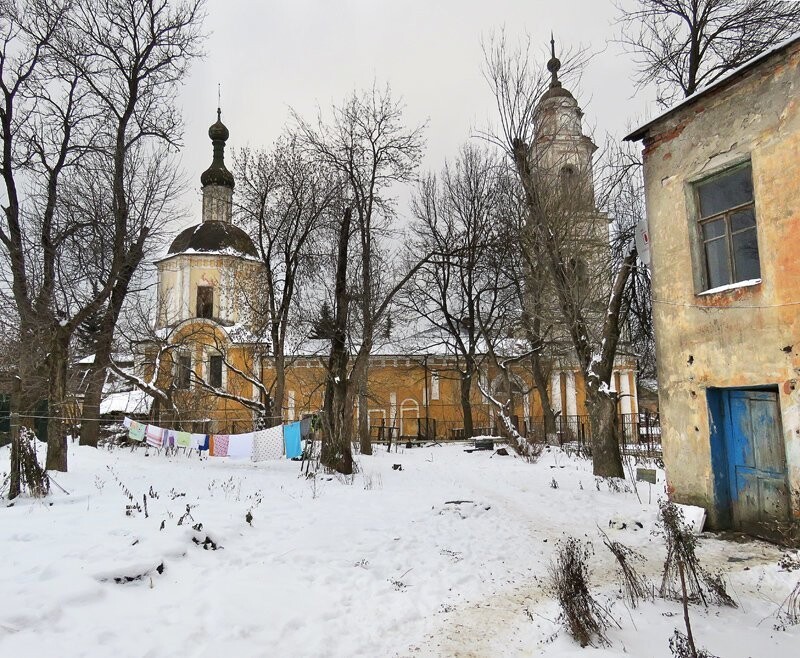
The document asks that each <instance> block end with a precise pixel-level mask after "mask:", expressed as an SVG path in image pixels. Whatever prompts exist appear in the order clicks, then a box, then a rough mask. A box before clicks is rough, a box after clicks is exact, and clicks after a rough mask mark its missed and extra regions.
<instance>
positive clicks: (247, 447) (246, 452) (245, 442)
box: [228, 432, 253, 459]
mask: <svg viewBox="0 0 800 658" xmlns="http://www.w3.org/2000/svg"><path fill="white" fill-rule="evenodd" d="M228 438H229V441H228V457H230V458H231V459H251V458H252V456H253V432H248V433H247V434H231V435H230V437H228Z"/></svg>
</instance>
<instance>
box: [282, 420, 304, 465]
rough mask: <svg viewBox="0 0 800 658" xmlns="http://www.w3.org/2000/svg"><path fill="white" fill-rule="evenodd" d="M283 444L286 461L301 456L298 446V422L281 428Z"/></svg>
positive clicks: (301, 452)
mask: <svg viewBox="0 0 800 658" xmlns="http://www.w3.org/2000/svg"><path fill="white" fill-rule="evenodd" d="M283 443H284V445H285V446H286V459H293V458H295V457H299V456H300V455H302V454H303V449H302V447H301V446H300V421H298V422H296V423H289V424H288V425H284V426H283Z"/></svg>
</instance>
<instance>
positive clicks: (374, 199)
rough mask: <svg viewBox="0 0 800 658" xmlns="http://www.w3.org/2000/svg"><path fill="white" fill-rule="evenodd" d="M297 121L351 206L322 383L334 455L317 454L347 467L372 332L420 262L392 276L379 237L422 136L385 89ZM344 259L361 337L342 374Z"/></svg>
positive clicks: (342, 229) (341, 237)
mask: <svg viewBox="0 0 800 658" xmlns="http://www.w3.org/2000/svg"><path fill="white" fill-rule="evenodd" d="M295 120H296V122H297V126H298V131H299V139H300V140H301V141H302V144H303V146H304V147H305V148H306V149H308V151H309V152H310V153H313V154H315V156H316V157H317V158H319V160H320V161H321V162H323V163H324V164H325V165H326V166H327V167H329V168H330V169H331V170H332V171H334V172H336V173H337V174H338V175H339V176H340V177H341V181H342V185H343V192H342V195H343V197H344V198H345V200H346V204H347V205H348V207H349V211H348V212H345V213H343V215H342V217H343V220H342V221H341V223H340V224H339V226H338V231H337V232H338V240H337V242H338V245H339V249H338V258H337V267H336V271H337V276H336V286H335V289H336V292H335V299H334V302H335V308H334V315H335V318H336V321H335V327H334V331H333V335H334V339H333V340H332V348H331V349H332V351H331V361H330V363H329V372H328V375H327V376H328V382H327V387H326V412H328V414H327V418H328V420H329V422H330V423H331V426H332V435H333V436H335V437H338V438H336V439H335V441H337V442H338V447H337V448H336V450H335V451H334V452H335V453H336V454H334V455H327V454H323V461H327V462H328V463H327V465H329V466H331V467H333V468H337V470H340V469H341V468H343V469H345V471H346V470H347V469H351V468H352V457H349V456H348V455H349V443H348V445H347V446H344V442H345V440H347V441H349V436H350V432H351V431H352V421H353V405H354V403H355V401H356V398H357V396H358V391H359V390H360V389H362V387H361V382H362V381H363V380H364V379H365V377H366V375H367V370H368V366H369V355H370V353H371V351H372V348H373V344H374V340H375V337H376V335H377V334H378V333H379V331H380V329H381V325H382V323H383V322H385V319H386V316H387V312H388V311H389V308H390V306H391V304H392V301H393V300H394V298H395V295H396V294H397V292H398V291H399V290H400V289H401V288H402V287H403V285H405V283H406V281H408V279H409V278H410V277H411V276H412V275H413V272H414V271H416V269H417V268H418V267H419V266H420V264H421V262H420V260H419V259H417V262H416V263H415V264H414V265H412V266H411V267H404V268H403V269H402V270H401V271H398V272H397V273H396V275H394V273H392V272H386V271H380V270H379V264H380V260H379V254H380V251H381V249H380V247H381V240H382V239H384V238H385V237H386V235H387V233H388V232H389V229H390V225H391V222H392V220H393V218H394V206H393V203H392V200H391V198H390V197H389V192H390V188H391V186H393V185H397V184H400V183H405V182H409V181H411V180H412V179H413V176H414V174H415V172H416V169H417V166H418V164H419V160H420V157H421V155H422V151H423V145H424V140H423V138H422V127H421V126H420V127H416V128H407V127H406V126H405V125H404V123H403V108H402V106H401V105H400V103H398V102H397V101H395V100H394V99H393V98H392V95H391V92H390V90H389V89H388V87H387V88H386V89H383V90H381V89H378V88H377V87H373V88H372V89H371V90H369V91H366V92H360V93H359V92H354V93H353V94H352V95H351V96H350V97H349V98H348V99H347V100H346V101H345V102H344V103H343V104H342V105H341V106H338V107H334V108H332V117H331V119H330V120H329V121H327V122H326V121H325V120H324V119H323V117H322V116H321V115H320V116H319V117H318V118H317V121H316V123H315V124H311V123H309V122H307V121H305V120H303V119H302V118H300V117H299V116H297V115H295ZM351 238H352V244H351ZM350 259H353V260H354V261H355V262H357V266H358V279H359V284H358V291H357V295H358V297H357V303H358V304H357V306H358V316H359V335H358V336H357V337H356V340H355V347H354V351H355V358H354V359H353V363H352V367H351V368H349V372H348V373H347V375H346V376H344V370H346V369H348V361H349V356H348V355H347V354H346V353H345V351H346V350H347V349H348V346H347V345H346V344H344V342H343V336H342V334H341V332H342V330H343V328H344V326H345V325H346V324H348V323H349V322H350V321H351V320H352V319H353V317H354V316H353V314H352V313H350V311H349V310H348V309H349V306H350V303H351V300H352V299H353V297H352V292H353V291H352V290H351V291H348V290H347V260H350ZM328 391H330V394H329V393H328ZM334 409H335V411H334ZM359 420H360V422H359V435H360V441H361V450H362V452H364V453H365V454H370V453H371V452H372V445H371V443H370V439H369V432H368V425H367V418H366V414H361V415H360V416H359ZM343 472H344V471H343Z"/></svg>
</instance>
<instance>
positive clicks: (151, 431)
mask: <svg viewBox="0 0 800 658" xmlns="http://www.w3.org/2000/svg"><path fill="white" fill-rule="evenodd" d="M164 431H165V430H163V429H161V428H160V427H157V426H156V425H148V426H147V428H146V429H145V436H146V438H147V445H149V446H153V447H154V448H160V447H161V446H162V445H163V443H164Z"/></svg>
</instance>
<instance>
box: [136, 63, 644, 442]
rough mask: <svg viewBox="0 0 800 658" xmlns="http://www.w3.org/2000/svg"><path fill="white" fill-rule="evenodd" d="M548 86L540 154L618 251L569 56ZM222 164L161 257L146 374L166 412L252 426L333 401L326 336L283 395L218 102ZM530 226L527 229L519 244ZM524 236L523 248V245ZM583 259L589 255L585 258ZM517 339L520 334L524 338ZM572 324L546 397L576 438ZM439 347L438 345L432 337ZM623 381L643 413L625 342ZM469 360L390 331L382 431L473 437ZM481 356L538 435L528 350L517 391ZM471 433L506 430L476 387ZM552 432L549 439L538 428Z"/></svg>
mask: <svg viewBox="0 0 800 658" xmlns="http://www.w3.org/2000/svg"><path fill="white" fill-rule="evenodd" d="M548 68H549V70H550V72H551V75H552V81H551V83H550V87H549V89H548V90H547V91H546V92H545V93H544V94H543V95H542V97H541V98H540V100H539V102H538V105H537V107H536V110H535V115H534V116H535V121H534V123H535V125H534V130H533V134H534V136H533V141H532V144H531V149H533V150H534V152H535V159H536V161H537V162H539V163H540V165H541V166H542V167H543V168H544V169H546V170H547V171H549V172H555V173H554V174H553V175H554V176H555V178H556V179H557V181H558V182H559V184H561V185H565V186H567V188H568V189H569V190H570V195H571V197H574V199H575V200H576V203H579V204H581V208H582V210H581V212H582V214H583V215H584V216H585V217H586V221H585V223H582V224H580V225H579V226H577V227H576V233H577V234H580V235H579V236H577V238H576V239H584V240H591V241H593V243H594V244H595V245H596V246H597V248H599V249H603V250H607V249H608V220H607V218H606V217H605V216H604V215H603V214H602V213H598V212H597V211H596V209H595V207H594V193H593V191H592V187H591V180H592V154H593V153H594V151H595V150H596V148H597V147H596V146H595V145H594V144H593V143H592V140H591V139H590V138H589V137H588V136H587V135H585V134H584V133H583V129H582V117H583V112H582V111H581V109H580V107H579V106H578V103H577V101H576V100H575V98H574V97H573V95H572V94H571V93H570V92H569V91H568V90H567V89H565V88H564V87H563V86H562V85H561V83H560V81H559V80H558V69H559V62H558V59H556V57H555V53H553V57H552V59H551V60H550V62H549V63H548ZM208 135H209V138H210V140H211V144H212V149H213V158H212V162H211V166H210V167H209V168H208V169H207V170H206V171H204V172H203V174H202V175H201V177H200V182H201V185H202V218H201V222H200V223H199V224H197V225H195V226H191V227H189V228H187V229H185V230H184V231H182V232H181V233H180V234H179V235H178V236H177V237H176V238H175V239H174V240H173V241H172V243H171V245H170V246H169V248H168V249H167V252H166V254H165V255H164V256H163V257H162V258H160V259H159V260H158V261H157V263H156V265H157V272H158V305H157V317H156V323H155V336H156V339H155V340H154V341H152V342H151V343H149V344H147V345H146V346H145V348H144V350H143V363H142V364H141V368H140V371H141V372H143V373H144V376H145V377H146V378H150V379H151V381H154V382H157V384H158V386H159V387H160V388H161V389H163V390H169V392H170V396H171V400H172V405H171V407H172V408H169V407H168V406H167V405H164V404H163V403H160V402H157V403H155V404H154V406H153V410H152V412H151V414H152V415H153V416H155V417H157V418H158V420H159V421H160V422H161V423H173V424H174V425H177V426H180V427H182V428H183V429H187V430H192V431H204V432H218V433H236V432H246V431H250V430H251V429H252V428H253V427H254V424H255V423H258V422H264V419H265V418H267V417H268V418H270V420H267V422H272V423H277V422H280V421H281V420H283V421H284V422H285V421H292V420H295V419H298V418H301V417H302V416H303V415H307V414H311V413H315V412H317V411H318V410H319V409H320V408H321V406H322V398H323V389H324V382H325V363H326V358H327V351H326V345H325V344H321V341H313V340H309V341H307V347H308V349H304V350H301V353H299V354H296V355H293V356H291V357H289V356H288V355H287V370H286V386H285V390H286V393H285V396H284V399H283V400H272V399H271V396H270V392H271V390H272V383H273V382H274V369H273V367H272V363H271V358H270V345H269V342H268V340H266V339H263V338H259V337H258V336H259V335H260V334H259V332H257V331H254V329H255V322H256V320H257V319H256V318H253V317H251V314H250V313H249V312H248V311H247V308H248V305H247V304H245V303H243V302H242V294H241V292H242V291H243V290H244V289H247V288H249V289H250V290H256V291H257V287H258V285H259V277H260V275H261V274H262V273H263V271H264V269H263V268H264V267H265V265H264V263H263V262H262V260H261V259H260V257H259V253H258V249H257V248H256V245H255V244H254V242H253V239H252V238H251V237H250V236H249V235H248V234H247V232H246V231H245V230H243V229H242V228H240V227H237V226H236V225H235V224H234V213H233V207H234V205H233V195H234V189H235V180H234V176H233V174H232V173H231V172H230V171H229V170H228V169H227V167H226V166H225V144H226V141H227V140H228V137H229V130H228V128H227V127H226V126H225V125H224V124H223V123H222V120H221V112H220V110H217V121H216V122H215V123H214V124H213V125H212V126H211V127H210V128H209V131H208ZM523 242H524V236H521V245H522V243H523ZM521 245H520V246H521ZM582 266H583V267H586V264H582ZM514 342H515V341H513V340H512V341H510V343H514ZM567 343H568V340H567V338H566V336H565V335H562V336H561V337H560V338H558V337H557V338H556V339H555V340H554V341H553V345H554V349H553V350H552V352H553V354H552V357H551V358H550V360H549V363H548V380H549V399H550V404H551V407H552V409H553V411H554V412H555V413H556V416H557V417H558V419H559V429H558V432H559V435H560V437H561V438H562V439H564V440H572V439H574V438H576V437H578V436H579V435H580V434H581V433H582V432H585V431H588V419H587V417H586V408H585V389H584V383H583V375H582V373H581V372H580V370H579V369H578V368H577V366H576V365H575V362H574V357H571V347H570V346H569V345H568V344H567ZM434 345H436V346H434ZM620 352H621V353H620V355H619V356H618V362H617V364H616V369H615V373H614V380H613V381H612V387H615V388H616V390H617V391H618V393H619V413H620V414H623V415H628V416H630V417H632V418H635V416H636V414H637V413H638V400H637V392H636V391H637V388H636V359H635V356H634V355H626V354H623V353H622V350H620ZM459 380H460V376H459V372H458V359H457V358H456V356H455V354H453V353H448V350H447V349H446V348H444V347H442V344H441V341H439V340H436V341H431V342H430V344H428V345H425V341H424V340H423V341H419V340H418V341H416V343H415V346H413V347H411V346H409V345H407V344H404V343H403V342H402V341H387V343H386V344H384V345H383V346H381V347H380V348H378V349H376V350H375V351H374V353H373V354H372V355H371V357H370V364H369V375H368V383H367V388H368V395H367V398H368V400H369V402H368V409H366V410H365V411H364V412H366V413H367V414H368V423H369V426H370V428H371V433H372V436H373V437H374V438H375V439H376V440H386V439H388V438H390V437H394V438H397V437H403V438H408V437H417V438H439V439H448V438H464V430H463V420H462V419H463V414H462V405H461V400H460V385H459ZM502 380H503V378H502V377H500V376H499V373H498V372H496V371H495V369H493V368H492V367H490V365H489V363H488V360H485V361H484V365H483V366H482V370H481V373H480V381H481V384H482V387H483V388H484V390H489V391H491V392H492V393H493V394H495V393H500V394H501V397H502V396H506V397H507V396H508V395H510V396H513V399H514V404H513V409H514V413H515V414H516V416H515V421H516V423H517V426H518V427H519V429H520V430H522V431H525V432H527V433H528V435H530V436H536V437H540V435H541V434H542V432H543V424H542V406H541V402H540V400H539V396H538V395H537V393H536V388H535V386H534V384H533V378H532V375H531V372H530V370H529V369H528V368H527V367H525V364H524V361H523V362H520V363H519V364H518V365H516V366H514V371H513V375H512V382H511V389H512V390H511V391H507V390H505V388H508V386H507V385H505V384H503V383H502ZM472 388H473V391H472V400H471V406H472V413H473V427H474V431H473V433H478V434H486V433H494V432H495V431H496V425H495V411H494V409H493V408H492V405H491V404H490V401H489V399H488V398H487V397H485V396H484V395H483V394H482V393H481V391H480V388H479V386H473V387H472ZM540 438H543V437H540Z"/></svg>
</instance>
